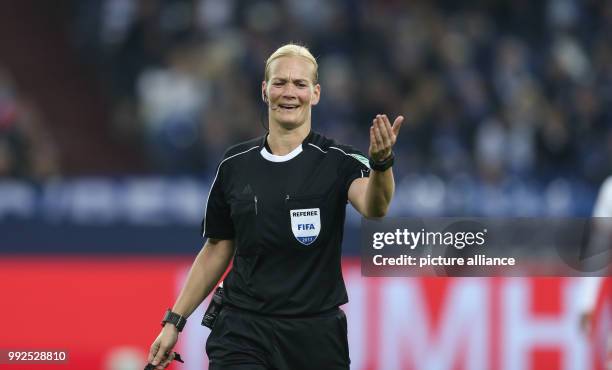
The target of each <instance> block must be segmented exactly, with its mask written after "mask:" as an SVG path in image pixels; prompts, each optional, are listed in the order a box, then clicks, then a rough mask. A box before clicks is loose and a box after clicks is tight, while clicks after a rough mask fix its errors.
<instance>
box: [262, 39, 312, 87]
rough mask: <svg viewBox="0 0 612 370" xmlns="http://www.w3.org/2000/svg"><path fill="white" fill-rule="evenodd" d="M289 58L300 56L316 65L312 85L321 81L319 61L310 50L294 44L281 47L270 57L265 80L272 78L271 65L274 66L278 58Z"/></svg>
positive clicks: (267, 62)
mask: <svg viewBox="0 0 612 370" xmlns="http://www.w3.org/2000/svg"><path fill="white" fill-rule="evenodd" d="M289 56H291V57H292V56H298V57H302V58H306V60H308V61H309V62H310V63H312V64H313V65H314V67H315V68H314V76H313V80H312V83H313V84H316V83H317V81H318V79H319V65H318V64H317V60H316V59H315V57H314V56H313V55H312V54H311V53H310V50H308V48H306V47H305V46H301V45H297V44H293V43H289V44H286V45H283V46H281V47H280V48H278V49H276V51H275V52H274V53H272V55H270V57H269V58H268V60H267V61H266V70H265V73H264V78H265V80H266V81H268V79H269V78H270V64H272V62H273V61H274V60H276V59H278V58H281V57H289Z"/></svg>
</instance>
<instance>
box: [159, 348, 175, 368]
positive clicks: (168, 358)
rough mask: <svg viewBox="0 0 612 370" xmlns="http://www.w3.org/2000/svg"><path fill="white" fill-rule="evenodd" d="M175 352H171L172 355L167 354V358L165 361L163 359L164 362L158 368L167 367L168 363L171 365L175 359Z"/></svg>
mask: <svg viewBox="0 0 612 370" xmlns="http://www.w3.org/2000/svg"><path fill="white" fill-rule="evenodd" d="M174 356H175V354H174V352H170V355H168V356H166V359H165V360H164V361H162V363H160V364H159V365H158V366H157V368H158V369H160V370H161V369H165V368H166V367H168V365H170V363H171V362H172V360H174Z"/></svg>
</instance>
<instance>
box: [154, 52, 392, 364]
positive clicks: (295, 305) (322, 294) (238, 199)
mask: <svg viewBox="0 0 612 370" xmlns="http://www.w3.org/2000/svg"><path fill="white" fill-rule="evenodd" d="M317 68H318V66H317V61H316V60H315V58H314V57H313V56H312V54H311V53H310V52H309V51H308V49H306V48H305V47H302V46H298V45H294V44H287V45H284V46H282V47H281V48H279V49H278V50H276V51H275V52H274V53H273V54H272V55H271V56H270V57H269V58H268V60H267V62H266V67H265V78H264V81H263V82H262V86H261V93H262V99H263V101H264V102H265V104H266V105H267V106H268V117H269V118H268V121H269V132H268V133H267V134H266V135H264V136H263V137H260V138H257V139H254V140H252V141H248V142H245V143H241V144H238V145H236V146H233V147H231V148H229V149H228V150H227V151H226V153H225V155H224V158H223V160H222V161H221V162H220V163H219V166H218V167H217V173H216V176H215V179H214V181H213V184H212V185H211V190H210V193H209V195H208V199H207V203H206V214H205V218H204V221H203V222H202V228H203V230H202V233H203V236H204V237H206V238H208V239H207V241H206V243H205V244H204V247H203V248H202V250H201V251H200V253H199V254H198V256H197V257H196V259H195V261H194V263H193V266H192V267H191V270H190V272H189V275H188V278H187V281H186V283H185V286H184V287H183V289H182V291H181V293H180V295H179V297H178V299H177V301H176V303H175V304H174V306H173V308H172V310H168V311H167V312H166V315H165V316H164V320H163V325H164V326H163V329H162V330H161V333H160V334H159V336H158V337H157V338H156V339H155V341H154V342H153V344H152V345H151V350H150V353H149V361H150V362H151V363H152V364H153V365H156V369H163V368H165V367H166V366H167V365H168V364H169V363H170V362H171V361H172V359H173V357H174V353H173V352H171V350H172V348H173V347H174V345H175V343H176V341H177V339H178V333H179V331H180V329H182V326H183V325H184V323H185V321H186V319H187V317H189V315H190V314H191V313H192V312H193V311H194V310H195V309H196V307H197V306H198V305H200V303H201V302H202V301H203V300H204V298H205V297H206V296H207V295H208V294H209V293H210V292H211V291H212V289H213V288H214V287H215V285H216V284H217V283H218V281H219V279H220V278H221V276H222V274H223V273H224V272H225V270H226V268H227V267H228V265H229V262H230V260H232V258H233V266H232V269H231V270H230V272H229V273H228V275H227V277H226V278H225V280H224V297H223V309H222V310H221V312H220V314H219V316H218V318H217V321H216V323H215V326H214V328H213V330H212V332H211V333H210V335H209V337H208V340H207V343H206V352H207V354H208V357H209V361H210V363H209V367H210V369H213V370H217V369H224V370H225V369H231V370H234V369H237V370H239V369H245V370H246V369H248V370H265V369H278V370H300V369H325V370H334V369H348V368H349V363H350V360H349V352H348V342H347V329H346V317H345V315H344V312H343V311H342V310H341V309H340V308H339V306H341V305H343V304H345V303H347V302H348V297H347V293H346V288H345V286H344V281H343V279H342V271H341V244H342V232H343V224H344V218H345V211H346V203H347V201H348V202H350V203H351V204H352V205H353V207H355V209H356V210H357V211H359V213H361V214H362V215H363V216H366V217H382V216H384V215H385V213H386V212H387V208H388V207H389V203H390V201H391V198H392V196H393V191H394V186H395V185H394V180H393V172H392V169H391V166H392V164H393V152H392V150H391V149H392V147H393V145H394V144H395V141H396V138H397V135H398V133H399V130H400V127H401V125H402V121H403V117H402V116H399V117H397V118H396V119H395V121H394V122H393V124H391V123H390V122H389V119H388V118H387V116H386V115H384V114H381V115H377V116H376V118H374V120H373V121H372V126H371V127H370V147H369V155H370V156H369V159H368V158H366V157H364V156H363V155H362V154H361V153H359V152H358V151H356V150H355V149H353V148H352V147H350V146H346V145H341V144H339V143H336V142H335V141H333V140H331V139H328V138H326V137H324V136H322V135H320V134H318V133H316V132H313V131H311V109H312V107H313V106H315V105H317V103H318V102H319V98H320V95H321V87H320V85H319V84H318V81H317V80H318V71H317Z"/></svg>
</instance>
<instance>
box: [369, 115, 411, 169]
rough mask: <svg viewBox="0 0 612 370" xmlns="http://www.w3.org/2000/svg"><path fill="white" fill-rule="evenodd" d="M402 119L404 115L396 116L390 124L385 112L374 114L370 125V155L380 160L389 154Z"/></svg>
mask: <svg viewBox="0 0 612 370" xmlns="http://www.w3.org/2000/svg"><path fill="white" fill-rule="evenodd" d="M403 121H404V117H403V116H398V117H397V118H396V119H395V121H394V122H393V125H391V123H390V122H389V118H388V117H387V115H386V114H378V115H376V118H374V119H373V120H372V127H370V156H372V157H373V158H375V159H376V160H382V159H384V158H386V157H388V156H389V155H390V154H391V149H392V148H393V145H395V142H396V141H397V134H398V133H399V130H400V128H401V127H402V123H403Z"/></svg>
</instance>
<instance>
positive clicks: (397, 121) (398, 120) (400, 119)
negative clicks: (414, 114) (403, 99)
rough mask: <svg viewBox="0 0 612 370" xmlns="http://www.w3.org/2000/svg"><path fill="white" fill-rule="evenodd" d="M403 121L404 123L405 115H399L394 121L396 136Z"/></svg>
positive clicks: (393, 128) (393, 129)
mask: <svg viewBox="0 0 612 370" xmlns="http://www.w3.org/2000/svg"><path fill="white" fill-rule="evenodd" d="M402 123H404V116H397V118H396V119H395V121H393V127H392V128H391V129H392V131H393V134H394V135H395V136H397V135H398V134H399V131H400V128H402Z"/></svg>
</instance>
